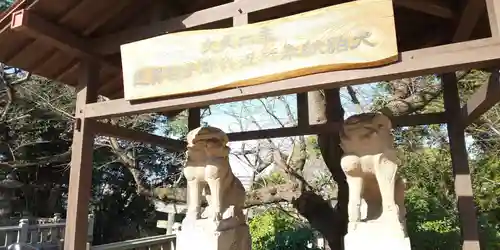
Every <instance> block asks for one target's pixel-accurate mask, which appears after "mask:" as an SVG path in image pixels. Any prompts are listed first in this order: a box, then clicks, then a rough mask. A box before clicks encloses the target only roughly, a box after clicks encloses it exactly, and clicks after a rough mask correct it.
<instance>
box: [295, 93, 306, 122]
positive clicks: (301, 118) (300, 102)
mask: <svg viewBox="0 0 500 250" xmlns="http://www.w3.org/2000/svg"><path fill="white" fill-rule="evenodd" d="M297 126H298V127H300V128H307V127H309V98H308V95H307V92H306V93H300V94H297Z"/></svg>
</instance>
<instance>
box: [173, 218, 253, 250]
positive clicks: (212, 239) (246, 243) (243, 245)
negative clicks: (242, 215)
mask: <svg viewBox="0 0 500 250" xmlns="http://www.w3.org/2000/svg"><path fill="white" fill-rule="evenodd" d="M217 227H219V228H220V226H217V225H215V223H214V222H212V221H210V220H208V219H201V220H196V221H186V222H183V223H182V230H181V231H180V232H178V233H177V240H176V241H177V247H176V249H177V250H194V249H199V250H251V249H252V247H251V242H252V241H251V238H250V231H249V229H248V226H247V225H246V224H240V225H236V226H234V227H232V228H224V229H222V230H218V229H217Z"/></svg>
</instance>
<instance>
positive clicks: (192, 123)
mask: <svg viewBox="0 0 500 250" xmlns="http://www.w3.org/2000/svg"><path fill="white" fill-rule="evenodd" d="M200 124H201V110H200V109H199V108H192V109H189V110H188V129H189V131H191V130H193V129H195V128H197V127H199V126H200Z"/></svg>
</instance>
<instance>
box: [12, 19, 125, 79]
mask: <svg viewBox="0 0 500 250" xmlns="http://www.w3.org/2000/svg"><path fill="white" fill-rule="evenodd" d="M10 27H11V29H12V30H15V31H19V32H24V33H25V34H27V35H29V36H31V37H33V38H37V39H42V40H43V41H45V42H46V43H48V44H50V45H52V46H54V47H56V48H58V49H60V50H63V51H65V52H67V53H69V54H71V55H73V56H76V57H79V58H87V59H90V60H93V61H96V62H99V63H101V64H102V65H103V66H107V67H111V68H113V69H115V70H120V69H121V65H116V64H113V63H110V62H108V61H106V60H104V59H103V58H101V57H100V56H97V55H95V54H92V53H91V52H90V49H89V44H90V43H89V42H88V41H86V40H85V39H83V38H81V37H79V36H76V35H74V34H73V33H71V32H70V31H68V30H66V29H64V28H62V27H61V26H58V25H56V24H53V23H51V22H48V21H46V20H44V19H43V18H41V17H39V16H38V15H36V14H35V13H33V12H31V11H29V10H20V11H17V12H15V13H13V14H12V21H11V25H10Z"/></svg>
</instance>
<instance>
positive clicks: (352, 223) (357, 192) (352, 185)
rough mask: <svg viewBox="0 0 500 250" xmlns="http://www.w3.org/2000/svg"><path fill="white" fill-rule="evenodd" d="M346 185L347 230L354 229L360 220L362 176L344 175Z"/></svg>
mask: <svg viewBox="0 0 500 250" xmlns="http://www.w3.org/2000/svg"><path fill="white" fill-rule="evenodd" d="M346 180H347V185H348V186H349V203H348V205H347V209H348V210H347V211H348V215H349V225H348V232H351V231H353V230H355V229H356V227H357V225H358V223H359V222H361V193H362V191H363V178H362V177H353V176H348V175H347V176H346Z"/></svg>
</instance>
